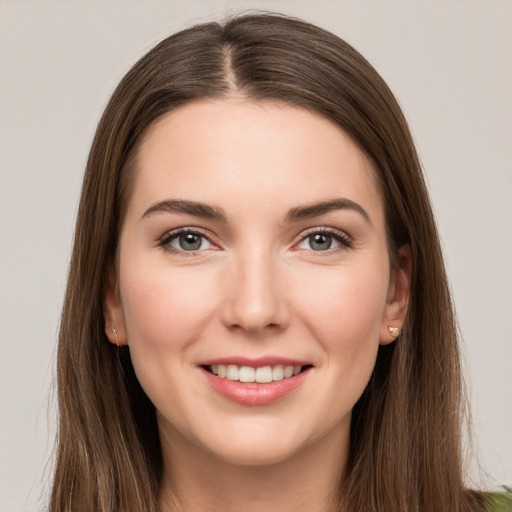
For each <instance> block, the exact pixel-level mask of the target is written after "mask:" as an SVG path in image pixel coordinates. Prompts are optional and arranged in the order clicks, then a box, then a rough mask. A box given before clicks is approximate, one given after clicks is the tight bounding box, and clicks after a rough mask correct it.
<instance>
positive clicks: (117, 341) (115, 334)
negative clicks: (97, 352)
mask: <svg viewBox="0 0 512 512" xmlns="http://www.w3.org/2000/svg"><path fill="white" fill-rule="evenodd" d="M112 332H113V333H114V336H115V337H116V345H117V346H118V347H120V346H121V344H120V343H119V336H118V335H117V332H116V330H115V329H112Z"/></svg>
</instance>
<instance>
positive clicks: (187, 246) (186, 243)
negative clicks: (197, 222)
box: [180, 233, 201, 251]
mask: <svg viewBox="0 0 512 512" xmlns="http://www.w3.org/2000/svg"><path fill="white" fill-rule="evenodd" d="M180 246H181V248H182V249H184V250H185V251H194V250H196V249H199V248H200V247H201V237H200V236H199V235H194V234H193V233H184V234H182V235H180Z"/></svg>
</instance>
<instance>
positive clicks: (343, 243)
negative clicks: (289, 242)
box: [297, 229, 352, 252]
mask: <svg viewBox="0 0 512 512" xmlns="http://www.w3.org/2000/svg"><path fill="white" fill-rule="evenodd" d="M351 244H352V243H351V240H350V238H349V237H348V236H347V235H345V234H342V233H341V232H338V231H335V232H334V231H331V230H326V229H322V230H317V231H314V232H311V233H309V234H308V235H307V236H305V237H304V238H303V239H302V240H301V241H300V242H299V244H298V245H297V248H298V249H306V250H310V251H315V252H322V251H329V250H332V249H334V250H336V249H339V248H340V247H350V246H351Z"/></svg>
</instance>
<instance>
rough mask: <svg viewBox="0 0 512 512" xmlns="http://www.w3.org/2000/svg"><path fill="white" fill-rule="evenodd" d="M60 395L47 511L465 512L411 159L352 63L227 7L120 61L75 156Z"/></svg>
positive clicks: (268, 20)
mask: <svg viewBox="0 0 512 512" xmlns="http://www.w3.org/2000/svg"><path fill="white" fill-rule="evenodd" d="M109 342H110V343H109ZM58 385H59V407H60V427H59V448H58V454H57V463H56V470H55V483H54V488H53V493H52V498H51V506H50V509H51V510H52V511H57V510H63V511H64V510H102V511H103V510H104V511H107V510H108V511H131V510H133V511H135V510H137V511H140V510H146V511H157V510H158V511H175V510H176V511H181V510H222V511H228V510H244V511H251V510H256V508H258V510H259V509H261V508H263V509H265V510H308V511H312V510H329V511H331V510H340V511H345V510H346V511H370V510H376V511H399V510H401V511H417V510H420V511H436V512H437V511H440V510H450V511H463V510H464V511H473V510H474V511H476V510H484V498H483V497H482V496H481V495H480V494H479V493H474V492H469V491H467V490H466V489H465V488H464V485H463V474H462V461H461V453H460V432H461V415H462V413H463V401H462V398H463V396H462V392H461V378H460V363H459V356H458V348H457V337H456V329H455V323H454V316H453V311H452V306H451V299H450V294H449V290H448V286H447V282H446V276H445V271H444V266H443V260H442V256H441V251H440V247H439V240H438V235H437V232H436V227H435V223H434V219H433V215H432V211H431V207H430V203H429V199H428V195H427V192H426V188H425V184H424V181H423V178H422V174H421V169H420V165H419V161H418V157H417V154H416V151H415V149H414V145H413V143H412V140H411V136H410V133H409V130H408V127H407V124H406V122H405V120H404V117H403V115H402V113H401V111H400V108H399V106H398V104H397V102H396V100H395V99H394V97H393V95H392V93H391V92H390V91H389V89H388V87H387V86H386V85H385V83H384V82H383V80H382V79H381V78H380V76H379V75H378V74H377V73H376V71H375V70H374V69H373V68H372V67H371V66H370V65H369V64H368V63H367V62H366V61H365V60H364V58H363V57H361V55H359V54H358V53H357V52H356V51H355V50H354V49H353V48H351V47H350V46H349V45H347V44H346V43H345V42H343V41H341V40H340V39H338V38H337V37H335V36H334V35H332V34H330V33H328V32H325V31H323V30H321V29H319V28H316V27H314V26H312V25H309V24H307V23H304V22H301V21H298V20H295V19H290V18H285V17H282V16H277V15H249V16H242V17H238V18H234V19H232V20H229V21H228V22H226V23H225V24H224V25H221V24H216V23H212V24H206V25H201V26H196V27H193V28H191V29H189V30H185V31H183V32H180V33H178V34H176V35H174V36H171V37H170V38H168V39H166V40H164V41H163V42H161V43H160V44H159V45H157V46H156V47H155V48H154V49H153V50H152V51H150V52H149V53H148V54H147V55H146V56H145V57H144V58H142V59H141V60H140V61H139V62H138V63H137V64H136V65H135V66H134V67H133V68H132V70H131V71H130V72H129V73H128V74H127V75H126V76H125V78H124V79H123V80H122V81H121V83H120V84H119V86H118V88H117V89H116V91H115V92H114V94H113V96H112V98H111V100H110V102H109V104H108V105H107V108H106V110H105V113H104V115H103V117H102V119H101V121H100V123H99V126H98V129H97V132H96V136H95V139H94V141H93V145H92V148H91V153H90V157H89V161H88V165H87V170H86V175H85V179H84V185H83V190H82V198H81V203H80V210H79V214H78V220H77V228H76V237H75V246H74V251H73V257H72V262H71V268H70V275H69V281H68V288H67V295H66V299H65V304H64V309H63V316H62V324H61V332H60V342H59V354H58Z"/></svg>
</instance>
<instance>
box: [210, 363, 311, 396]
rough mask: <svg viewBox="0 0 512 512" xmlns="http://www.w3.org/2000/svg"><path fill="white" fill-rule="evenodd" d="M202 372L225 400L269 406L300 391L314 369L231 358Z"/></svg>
mask: <svg viewBox="0 0 512 512" xmlns="http://www.w3.org/2000/svg"><path fill="white" fill-rule="evenodd" d="M200 368H201V369H202V370H203V374H204V375H205V377H206V379H207V382H208V383H209V385H210V386H212V388H213V389H214V390H215V391H216V392H218V393H220V394H221V395H223V396H224V397H226V398H228V399H230V400H232V401H234V402H238V403H240V404H243V405H266V404H271V403H273V402H276V401H277V400H280V399H281V398H284V397H285V396H286V395H288V394H289V393H291V392H292V391H293V390H295V389H296V388H297V387H299V386H300V385H301V384H302V383H303V382H304V380H305V379H306V377H307V375H308V373H309V370H310V369H311V368H312V365H311V364H308V363H305V362H303V361H298V360H292V359H283V358H268V357H267V358H264V359H263V358H262V359H258V360H249V359H246V358H229V359H217V360H211V361H206V362H205V363H204V364H201V365H200Z"/></svg>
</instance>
